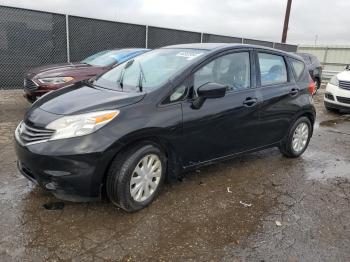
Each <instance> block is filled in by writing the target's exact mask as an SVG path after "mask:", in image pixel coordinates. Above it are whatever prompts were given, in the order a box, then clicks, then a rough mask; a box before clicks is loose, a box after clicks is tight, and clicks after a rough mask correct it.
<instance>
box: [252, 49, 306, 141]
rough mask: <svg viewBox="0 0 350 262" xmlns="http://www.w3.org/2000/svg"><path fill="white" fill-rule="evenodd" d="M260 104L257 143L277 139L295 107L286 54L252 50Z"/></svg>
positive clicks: (294, 89) (295, 95)
mask: <svg viewBox="0 0 350 262" xmlns="http://www.w3.org/2000/svg"><path fill="white" fill-rule="evenodd" d="M256 61H257V68H258V71H259V72H258V85H259V93H260V95H261V97H262V103H261V107H260V128H259V130H260V132H261V133H260V138H261V139H260V142H261V146H265V145H269V144H273V143H276V142H279V141H280V140H281V139H282V138H283V137H284V136H285V135H286V133H287V131H288V129H289V126H290V124H291V121H292V120H293V117H294V115H295V114H296V112H297V111H298V110H299V108H300V106H299V105H298V102H297V101H298V99H299V95H300V94H299V92H300V90H299V88H298V86H297V85H296V84H295V81H294V77H293V74H292V73H291V68H290V66H289V64H288V62H287V59H286V57H285V56H284V55H283V54H281V53H278V52H273V51H271V52H269V51H265V50H261V51H259V50H258V51H257V52H256Z"/></svg>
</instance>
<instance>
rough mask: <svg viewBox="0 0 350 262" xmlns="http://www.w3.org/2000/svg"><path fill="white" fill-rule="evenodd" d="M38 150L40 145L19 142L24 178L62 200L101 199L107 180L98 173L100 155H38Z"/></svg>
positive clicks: (19, 154) (21, 169)
mask: <svg viewBox="0 0 350 262" xmlns="http://www.w3.org/2000/svg"><path fill="white" fill-rule="evenodd" d="M46 144H48V143H46ZM37 146H40V145H39V144H38V145H30V146H22V145H21V144H20V143H18V142H17V140H16V142H15V149H16V154H17V158H18V169H19V171H20V172H21V174H22V175H24V176H25V177H26V178H28V179H29V180H31V181H33V182H35V183H37V184H39V185H40V186H41V187H42V188H44V189H45V190H48V191H50V192H51V193H52V194H53V195H55V196H56V197H57V198H59V199H63V200H69V201H78V202H81V201H91V200H96V199H99V197H100V189H101V184H102V182H101V181H102V177H103V175H102V174H101V173H99V172H98V171H99V169H98V167H99V164H100V163H99V160H100V159H101V157H100V156H101V154H100V153H88V154H75V155H43V154H38V153H36V152H35V151H36V150H35V148H34V147H37ZM41 146H42V145H41ZM33 149H34V150H33Z"/></svg>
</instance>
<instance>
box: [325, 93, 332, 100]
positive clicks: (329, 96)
mask: <svg viewBox="0 0 350 262" xmlns="http://www.w3.org/2000/svg"><path fill="white" fill-rule="evenodd" d="M324 97H325V98H327V99H329V100H334V96H333V95H332V94H330V93H325V94H324Z"/></svg>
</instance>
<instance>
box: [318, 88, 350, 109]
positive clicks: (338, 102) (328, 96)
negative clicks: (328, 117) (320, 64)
mask: <svg viewBox="0 0 350 262" xmlns="http://www.w3.org/2000/svg"><path fill="white" fill-rule="evenodd" d="M324 103H325V105H326V106H327V107H330V108H335V109H343V110H349V109H350V90H347V89H342V88H340V87H338V86H335V85H332V84H330V83H328V84H327V86H326V92H325V96H324Z"/></svg>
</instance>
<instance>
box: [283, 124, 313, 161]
mask: <svg viewBox="0 0 350 262" xmlns="http://www.w3.org/2000/svg"><path fill="white" fill-rule="evenodd" d="M311 134H312V126H311V122H310V120H309V119H308V118H307V117H300V118H299V119H298V120H297V121H295V123H294V124H293V126H292V127H291V128H290V130H289V133H288V135H287V137H286V138H285V140H284V141H283V142H282V144H281V146H280V151H281V153H282V154H283V155H284V156H286V157H298V156H300V155H301V154H302V153H304V151H305V150H306V148H307V146H308V144H309V141H310V138H311Z"/></svg>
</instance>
